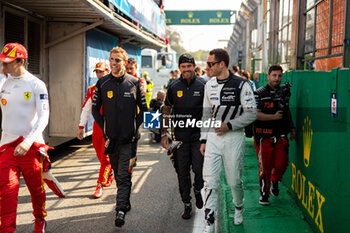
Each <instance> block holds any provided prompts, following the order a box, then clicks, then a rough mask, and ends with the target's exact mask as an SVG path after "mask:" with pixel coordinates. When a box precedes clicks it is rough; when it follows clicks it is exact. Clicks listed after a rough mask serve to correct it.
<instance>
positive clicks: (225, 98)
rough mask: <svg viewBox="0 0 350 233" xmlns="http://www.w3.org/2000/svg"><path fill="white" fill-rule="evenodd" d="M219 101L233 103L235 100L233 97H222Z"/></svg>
mask: <svg viewBox="0 0 350 233" xmlns="http://www.w3.org/2000/svg"><path fill="white" fill-rule="evenodd" d="M221 100H222V101H223V102H228V101H234V100H235V96H234V95H227V96H223V97H221Z"/></svg>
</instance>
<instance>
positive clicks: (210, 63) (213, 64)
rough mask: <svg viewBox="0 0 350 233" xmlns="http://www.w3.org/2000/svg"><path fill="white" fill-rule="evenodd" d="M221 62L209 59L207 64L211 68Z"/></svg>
mask: <svg viewBox="0 0 350 233" xmlns="http://www.w3.org/2000/svg"><path fill="white" fill-rule="evenodd" d="M220 62H221V61H212V62H210V61H207V65H208V67H209V68H212V67H213V66H215V64H218V63H220Z"/></svg>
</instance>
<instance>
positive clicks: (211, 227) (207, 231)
mask: <svg viewBox="0 0 350 233" xmlns="http://www.w3.org/2000/svg"><path fill="white" fill-rule="evenodd" d="M205 222H206V223H205V227H204V229H203V231H202V233H214V232H215V224H214V223H213V224H209V223H208V222H207V221H205Z"/></svg>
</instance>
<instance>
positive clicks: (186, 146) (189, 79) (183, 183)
mask: <svg viewBox="0 0 350 233" xmlns="http://www.w3.org/2000/svg"><path fill="white" fill-rule="evenodd" d="M195 68H196V63H195V61H194V58H193V56H192V55H190V54H187V53H185V54H182V55H181V56H180V57H179V69H180V71H181V76H180V78H178V79H175V80H174V81H173V82H171V83H170V84H169V86H168V90H167V94H166V99H165V102H164V108H163V111H162V119H164V121H163V120H162V122H163V123H165V124H163V125H162V130H161V132H162V134H161V143H162V146H163V148H164V149H166V150H168V149H169V148H170V145H169V140H168V136H167V133H166V132H167V129H168V128H169V123H170V122H171V121H172V120H173V121H174V122H186V121H187V120H193V119H194V120H196V121H197V120H200V119H201V118H202V112H203V107H202V106H203V96H204V85H205V80H204V79H202V78H199V77H198V76H197V75H196V74H195V71H194V70H195ZM171 109H172V115H174V116H175V117H174V118H172V119H169V116H170V110H171ZM174 135H175V139H176V140H177V141H181V142H182V143H183V144H182V145H181V146H180V147H179V149H178V150H177V151H176V152H174V153H173V159H174V167H175V170H176V173H177V177H178V182H179V189H180V194H181V199H182V201H183V203H184V207H185V208H184V212H183V214H182V218H183V219H190V218H191V213H192V205H191V173H190V172H191V167H192V170H193V173H194V174H195V176H194V183H193V191H194V194H195V198H196V206H197V208H198V209H201V208H202V207H203V199H202V195H201V192H200V191H201V189H202V188H203V175H202V171H203V156H202V155H201V153H200V151H199V148H200V141H199V137H200V128H198V127H181V126H180V124H177V125H176V126H175V127H174ZM172 145H174V144H172Z"/></svg>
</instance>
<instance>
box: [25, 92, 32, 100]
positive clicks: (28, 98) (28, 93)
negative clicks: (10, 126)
mask: <svg viewBox="0 0 350 233" xmlns="http://www.w3.org/2000/svg"><path fill="white" fill-rule="evenodd" d="M30 97H32V93H31V92H24V99H25V100H27V101H28V100H30Z"/></svg>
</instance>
